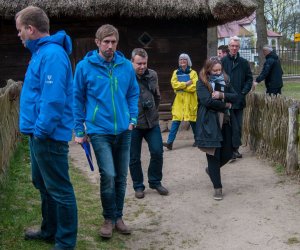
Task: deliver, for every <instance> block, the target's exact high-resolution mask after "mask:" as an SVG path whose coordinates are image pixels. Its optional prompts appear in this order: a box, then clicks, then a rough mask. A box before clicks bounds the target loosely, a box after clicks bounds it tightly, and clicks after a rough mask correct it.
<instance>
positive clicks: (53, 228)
mask: <svg viewBox="0 0 300 250" xmlns="http://www.w3.org/2000/svg"><path fill="white" fill-rule="evenodd" d="M68 152H69V145H68V143H67V142H61V141H54V140H42V139H38V138H36V137H34V136H32V137H31V138H30V157H31V167H32V169H31V170H32V182H33V185H34V186H35V188H37V189H38V190H39V191H40V195H41V201H42V225H41V232H42V235H43V236H44V237H46V238H47V237H52V236H55V246H56V247H59V248H61V249H74V248H75V245H76V237H77V205H76V199H75V194H74V190H73V186H72V184H71V182H70V177H69V172H68V171H69V164H68Z"/></svg>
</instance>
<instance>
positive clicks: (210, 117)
mask: <svg viewBox="0 0 300 250" xmlns="http://www.w3.org/2000/svg"><path fill="white" fill-rule="evenodd" d="M197 96H198V112H197V123H196V127H197V132H196V143H197V145H198V148H200V149H201V150H202V151H204V152H205V153H206V157H207V163H208V167H207V168H206V173H207V174H208V175H209V177H210V179H211V181H212V183H213V186H214V189H215V194H214V199H215V200H222V199H223V194H222V183H221V172H220V168H221V167H222V166H223V165H224V164H226V163H227V162H228V161H229V160H230V159H231V158H232V153H233V150H232V141H231V140H232V139H231V125H230V108H231V106H232V103H234V102H235V101H237V99H238V94H237V93H236V92H235V91H234V89H233V88H232V87H231V85H230V84H229V81H228V77H227V76H226V75H225V73H223V70H222V64H221V61H220V60H219V59H218V58H217V57H213V58H210V59H208V60H207V61H206V63H205V65H204V67H203V68H202V70H201V71H200V80H199V81H198V82H197Z"/></svg>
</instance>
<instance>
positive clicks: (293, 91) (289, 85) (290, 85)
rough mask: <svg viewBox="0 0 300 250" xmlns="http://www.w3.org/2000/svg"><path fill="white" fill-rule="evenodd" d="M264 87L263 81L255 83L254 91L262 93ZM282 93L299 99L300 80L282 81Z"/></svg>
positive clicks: (264, 89)
mask: <svg viewBox="0 0 300 250" xmlns="http://www.w3.org/2000/svg"><path fill="white" fill-rule="evenodd" d="M265 91H266V87H265V84H264V82H261V83H259V84H258V85H257V87H256V90H255V92H259V93H264V92H265ZM282 95H283V96H287V97H291V98H293V99H296V100H300V82H284V83H283V88H282Z"/></svg>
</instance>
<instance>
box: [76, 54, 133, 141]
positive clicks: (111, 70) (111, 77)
mask: <svg viewBox="0 0 300 250" xmlns="http://www.w3.org/2000/svg"><path fill="white" fill-rule="evenodd" d="M138 99H139V86H138V83H137V80H136V76H135V71H134V69H133V67H132V64H131V62H130V61H129V60H127V59H126V58H125V57H124V55H123V54H122V53H121V52H119V51H116V52H115V53H114V57H113V59H112V61H111V62H107V61H105V60H104V59H103V58H102V57H101V56H100V55H99V53H98V51H97V50H94V51H90V52H88V53H87V55H86V56H85V58H84V59H83V60H82V61H80V62H79V63H78V65H77V66H76V70H75V75H74V105H73V113H74V120H75V128H74V129H75V133H76V136H77V137H83V136H84V134H85V127H84V125H83V124H84V123H85V125H86V133H87V134H111V135H118V134H120V133H122V132H124V131H125V130H127V129H128V126H129V124H130V123H133V124H136V122H137V116H138Z"/></svg>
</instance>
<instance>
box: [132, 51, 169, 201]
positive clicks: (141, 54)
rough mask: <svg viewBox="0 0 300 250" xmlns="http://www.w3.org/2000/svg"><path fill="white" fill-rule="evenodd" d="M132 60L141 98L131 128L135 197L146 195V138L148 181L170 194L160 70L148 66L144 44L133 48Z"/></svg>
mask: <svg viewBox="0 0 300 250" xmlns="http://www.w3.org/2000/svg"><path fill="white" fill-rule="evenodd" d="M131 62H132V65H133V68H134V70H135V73H136V78H137V81H138V84H139V88H140V96H139V102H138V108H139V114H138V120H137V126H136V128H135V129H133V131H132V135H131V147H130V163H129V169H130V174H131V178H132V181H133V188H134V190H135V197H136V198H138V199H142V198H144V196H145V193H144V190H145V185H144V183H143V181H144V177H143V170H142V165H141V150H142V141H143V138H144V139H145V140H146V142H147V143H148V147H149V151H150V155H151V158H150V164H149V167H148V182H149V186H150V188H152V189H155V190H156V191H157V192H158V193H159V194H160V195H168V193H169V192H168V190H167V189H166V188H165V187H164V186H162V184H161V180H162V176H163V174H162V167H163V142H162V136H161V132H160V127H159V114H158V107H159V103H160V92H159V87H158V79H157V73H156V72H155V71H154V70H151V69H148V68H147V63H148V55H147V52H146V51H145V50H144V49H142V48H136V49H134V50H133V51H132V56H131Z"/></svg>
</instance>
